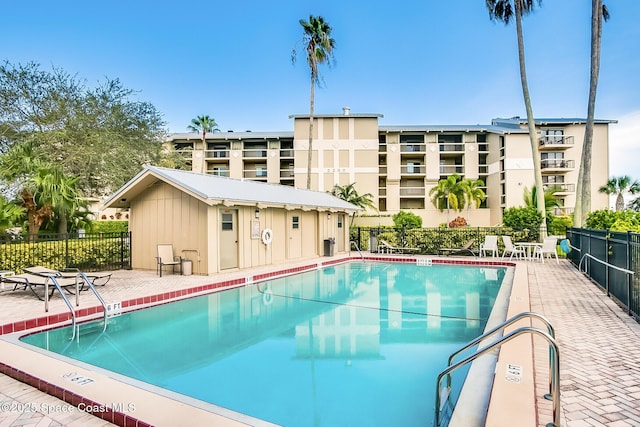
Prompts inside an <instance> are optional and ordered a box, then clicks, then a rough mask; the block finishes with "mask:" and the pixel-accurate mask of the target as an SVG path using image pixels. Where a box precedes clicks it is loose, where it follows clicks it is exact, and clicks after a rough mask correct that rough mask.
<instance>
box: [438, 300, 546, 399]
mask: <svg viewBox="0 0 640 427" xmlns="http://www.w3.org/2000/svg"><path fill="white" fill-rule="evenodd" d="M526 317H528V318H534V317H535V318H537V319H540V320H541V321H542V323H544V324H545V326H546V327H547V333H548V334H549V335H550V336H551V338H553V339H555V338H556V333H555V330H554V329H553V326H551V323H550V322H549V320H548V319H547V318H546V317H544V316H543V315H541V314H538V313H535V312H533V311H523V312H522V313H518V314H516V315H515V316H513V317H511V318H509V319H507V320H505V321H504V322H502V323H500V324H499V325H498V326H496V327H494V328H491V329H489V330H488V331H486V332H485V333H484V334H482V335H480V336H479V337H477V338H475V339H474V340H472V341H469V342H468V343H467V344H465V345H464V346H462V347H460V348H459V349H458V350H456V351H454V352H453V353H451V355H450V356H449V360H448V362H447V366H451V363H452V362H453V359H454V358H455V357H456V356H457V355H459V354H460V353H462V352H463V351H465V350H468V349H469V348H471V347H473V346H474V345H476V344H479V343H480V342H481V341H483V340H484V339H485V338H488V337H490V336H491V335H493V334H495V333H496V332H500V331H502V330H504V329H505V328H507V327H508V326H510V325H512V324H514V323H516V322H517V321H518V320H520V319H523V318H526ZM552 354H553V353H552V349H551V346H550V347H549V394H547V395H545V398H547V399H549V400H551V394H552V386H551V374H552V372H551V358H552ZM447 387H451V375H448V376H447Z"/></svg>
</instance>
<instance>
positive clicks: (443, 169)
mask: <svg viewBox="0 0 640 427" xmlns="http://www.w3.org/2000/svg"><path fill="white" fill-rule="evenodd" d="M454 173H457V174H464V166H463V165H440V175H451V174H454Z"/></svg>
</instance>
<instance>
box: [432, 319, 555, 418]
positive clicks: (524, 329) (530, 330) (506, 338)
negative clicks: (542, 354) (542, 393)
mask: <svg viewBox="0 0 640 427" xmlns="http://www.w3.org/2000/svg"><path fill="white" fill-rule="evenodd" d="M525 333H533V334H538V335H540V336H542V337H543V338H545V339H546V340H547V341H548V342H549V346H550V348H552V350H553V359H552V360H550V362H551V368H550V369H551V371H552V372H553V375H552V376H551V382H552V384H551V386H552V400H553V423H549V424H547V427H560V351H559V349H558V344H557V343H556V340H555V339H554V338H553V337H552V336H551V335H549V334H548V333H546V332H544V331H542V330H540V329H538V328H534V327H531V326H525V327H522V328H518V329H516V330H514V331H512V332H509V333H508V334H507V335H504V336H503V337H502V338H500V339H499V340H497V341H495V342H494V343H492V344H490V345H488V346H486V347H483V348H482V349H479V350H477V351H476V352H475V353H473V354H472V355H471V356H469V357H467V358H465V359H463V360H461V361H459V362H458V363H456V364H455V365H451V366H449V367H448V368H446V369H445V370H444V371H442V372H440V374H439V375H438V381H437V384H436V407H435V418H436V424H435V425H436V426H440V412H441V409H442V408H441V401H442V398H441V397H440V384H441V383H442V378H443V377H444V376H445V375H449V374H450V373H451V372H453V371H455V370H456V369H458V368H460V367H462V366H464V365H466V364H467V363H469V362H472V361H474V360H475V359H477V358H478V357H479V356H482V355H483V354H485V353H487V352H489V351H491V350H493V349H494V348H495V347H499V346H501V345H502V344H504V343H506V342H509V341H511V340H512V339H514V338H515V337H517V336H519V335H522V334H525Z"/></svg>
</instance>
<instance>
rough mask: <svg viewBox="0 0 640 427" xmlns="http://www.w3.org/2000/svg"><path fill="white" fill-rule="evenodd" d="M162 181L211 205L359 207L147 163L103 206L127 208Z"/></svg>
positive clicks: (284, 188)
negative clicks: (144, 192)
mask: <svg viewBox="0 0 640 427" xmlns="http://www.w3.org/2000/svg"><path fill="white" fill-rule="evenodd" d="M159 181H162V182H165V183H167V184H169V185H172V186H173V187H175V188H178V189H180V190H182V191H184V192H185V193H187V194H190V195H191V196H193V197H195V198H197V199H199V200H201V201H202V202H204V203H206V204H208V205H210V206H213V205H218V204H222V205H225V206H257V207H259V208H261V209H264V208H267V207H279V208H285V209H303V210H304V209H306V210H321V211H324V210H328V211H336V212H338V211H339V212H348V213H350V214H351V213H353V212H356V211H359V210H361V208H359V207H357V206H355V205H352V204H351V203H348V202H346V201H344V200H342V199H339V198H337V197H335V196H333V195H331V194H329V193H325V192H322V191H312V190H303V189H300V188H294V187H290V186H286V185H280V184H268V183H264V182H258V181H243V180H239V179H234V178H227V177H223V176H216V175H208V174H206V175H205V174H199V173H194V172H187V171H181V170H177V169H169V168H161V167H157V166H147V167H145V168H144V169H143V170H142V171H141V172H140V173H138V174H137V175H136V176H135V177H133V178H132V179H131V180H130V181H129V182H128V183H126V184H125V185H123V186H122V187H121V188H120V189H119V190H118V191H116V192H115V193H114V194H113V195H112V196H111V197H109V198H108V199H107V200H106V201H105V202H104V207H105V208H126V207H129V206H130V201H131V200H132V199H134V198H136V197H137V196H138V195H140V194H141V193H142V192H143V191H144V190H145V189H147V188H148V187H150V186H151V185H154V184H156V183H157V182H159Z"/></svg>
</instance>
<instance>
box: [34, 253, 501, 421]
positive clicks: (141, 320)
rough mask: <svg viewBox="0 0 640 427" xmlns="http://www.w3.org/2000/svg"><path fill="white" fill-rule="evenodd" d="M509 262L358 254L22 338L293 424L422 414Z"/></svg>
mask: <svg viewBox="0 0 640 427" xmlns="http://www.w3.org/2000/svg"><path fill="white" fill-rule="evenodd" d="M504 272H505V269H504V268H499V267H483V268H478V267H477V266H475V267H462V266H446V265H433V266H417V265H415V264H404V263H403V264H401V263H372V262H367V263H361V262H352V263H346V264H340V265H336V266H333V267H327V268H324V269H322V270H316V271H311V272H307V273H302V274H299V275H295V276H288V277H284V278H280V279H275V280H272V281H270V282H264V283H260V284H257V285H256V286H247V287H242V288H237V289H233V290H229V291H224V292H219V293H214V294H210V295H207V296H203V297H197V298H192V299H188V300H184V301H180V302H176V303H171V304H165V305H161V306H157V307H153V308H150V309H145V310H139V311H135V312H131V313H128V314H124V315H122V316H119V317H114V318H111V319H110V320H109V326H108V329H107V332H106V333H104V334H101V328H99V327H95V325H94V324H83V325H81V327H80V334H79V337H78V339H77V340H75V341H73V342H70V341H69V338H70V337H71V331H70V330H69V328H61V329H57V330H52V331H47V332H44V333H39V334H34V335H29V336H26V337H23V338H22V340H23V341H24V342H27V343H29V344H31V345H36V346H38V347H41V348H45V349H48V350H50V351H54V352H57V353H60V354H63V355H65V356H67V357H71V358H73V359H77V360H80V361H83V362H86V363H89V364H92V365H96V366H100V367H102V368H104V369H109V370H111V371H114V372H118V373H120V374H122V375H126V376H128V377H132V378H136V379H138V380H141V381H144V382H147V383H150V384H154V385H157V386H159V387H162V388H166V389H169V390H172V391H174V392H177V393H181V394H185V395H188V396H191V397H193V398H196V399H200V400H203V401H206V402H210V403H213V404H215V405H219V406H223V407H226V408H229V409H231V410H233V411H238V412H241V413H244V414H248V415H251V416H253V417H257V418H261V419H265V420H268V421H271V422H274V423H278V424H283V425H287V426H298V425H299V426H306V425H331V426H333V425H389V424H393V425H407V426H411V425H425V424H430V423H431V421H430V420H431V418H432V416H433V402H434V395H433V393H434V389H435V377H436V375H437V373H438V372H439V371H440V370H442V369H443V368H444V367H445V365H446V358H447V356H448V355H449V354H450V353H451V352H452V351H454V350H455V349H457V348H458V347H459V346H460V344H462V343H466V342H467V341H469V340H471V339H472V338H475V337H476V336H477V335H480V334H481V333H482V331H483V329H484V325H485V323H486V320H487V318H488V317H489V314H490V312H491V307H492V305H493V302H494V300H495V297H496V294H497V292H498V289H499V288H500V284H501V282H502V278H503V276H504ZM461 381H463V376H462V375H459V376H455V377H454V390H459V388H460V382H461ZM455 382H457V385H456V384H455Z"/></svg>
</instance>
